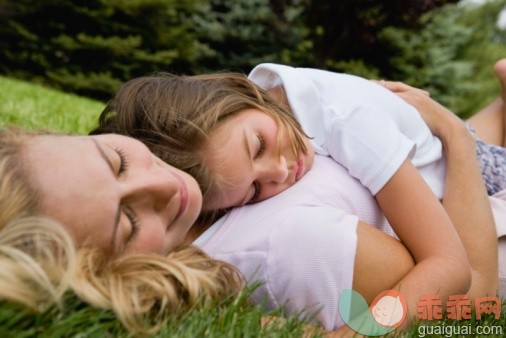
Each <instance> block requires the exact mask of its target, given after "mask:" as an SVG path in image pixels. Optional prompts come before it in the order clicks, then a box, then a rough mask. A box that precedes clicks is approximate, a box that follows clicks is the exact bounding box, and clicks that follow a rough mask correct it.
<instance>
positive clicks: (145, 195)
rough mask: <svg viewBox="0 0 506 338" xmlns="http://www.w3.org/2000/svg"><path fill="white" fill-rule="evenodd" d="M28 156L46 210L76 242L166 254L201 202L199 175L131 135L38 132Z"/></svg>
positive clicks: (110, 249) (179, 239) (113, 251)
mask: <svg viewBox="0 0 506 338" xmlns="http://www.w3.org/2000/svg"><path fill="white" fill-rule="evenodd" d="M24 159H25V160H26V163H27V166H28V168H29V175H30V177H31V179H32V180H33V182H34V183H36V184H37V186H38V189H39V191H41V200H42V212H43V214H45V215H47V216H48V217H50V218H52V219H54V220H56V221H58V222H60V223H61V224H62V225H63V226H65V227H66V228H67V229H68V230H69V231H70V233H71V234H72V235H73V236H74V239H75V240H76V243H77V245H78V246H82V245H92V246H98V247H100V248H102V249H104V250H106V251H107V252H109V253H111V254H122V253H127V252H140V251H142V252H148V251H149V252H157V253H167V252H169V251H170V250H172V249H173V248H174V247H175V246H176V245H178V244H180V243H181V242H182V241H183V239H184V238H185V236H186V234H187V233H188V230H189V229H190V228H191V226H192V225H193V223H194V222H195V219H196V218H197V216H198V214H199V212H200V209H201V204H202V194H201V191H200V189H199V187H198V185H197V182H196V181H195V180H194V179H193V177H191V176H190V175H188V174H186V173H185V172H182V171H180V170H178V169H176V168H174V167H171V166H169V165H167V164H166V163H164V162H163V161H161V160H160V159H159V158H158V157H156V156H154V155H153V154H152V153H151V152H150V151H149V149H148V148H147V147H146V146H145V145H144V144H142V143H141V142H139V141H137V140H135V139H133V138H130V137H125V136H121V135H113V134H109V135H99V136H52V135H47V136H46V135H44V136H37V137H36V138H34V139H33V141H30V142H29V143H28V145H27V148H26V152H25V154H24Z"/></svg>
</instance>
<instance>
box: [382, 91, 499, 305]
mask: <svg viewBox="0 0 506 338" xmlns="http://www.w3.org/2000/svg"><path fill="white" fill-rule="evenodd" d="M384 85H385V87H387V88H388V89H391V90H394V91H397V94H398V95H399V96H400V97H402V98H403V99H404V100H406V101H407V102H408V103H410V104H411V105H413V106H414V107H415V108H417V109H418V110H419V111H420V113H421V115H422V117H423V118H424V120H425V121H426V123H427V125H428V126H429V128H430V129H431V131H432V133H433V134H434V135H436V136H438V137H439V138H440V139H441V141H442V143H443V147H444V151H445V154H446V160H447V172H446V188H445V194H444V199H443V206H444V208H445V210H446V211H447V213H448V215H449V216H450V218H451V219H452V221H453V224H454V226H455V228H456V230H457V232H458V234H459V236H460V239H461V240H462V242H463V244H464V247H465V249H466V252H467V257H468V259H469V262H470V265H471V270H472V285H471V289H470V290H469V296H470V297H471V298H472V297H483V296H485V295H487V294H488V295H495V293H496V291H497V287H498V263H497V236H496V230H495V223H494V219H493V215H492V210H491V207H490V202H489V199H488V196H487V193H486V189H485V187H484V184H483V178H482V175H481V171H480V168H479V166H478V162H477V160H476V144H475V141H474V139H473V138H472V137H471V135H470V134H469V132H468V131H467V128H466V127H465V126H464V124H463V123H462V121H461V120H460V119H459V118H458V117H457V116H456V115H455V114H453V113H452V112H451V111H449V110H448V109H446V108H445V107H443V106H441V105H440V104H438V103H437V102H436V101H434V100H432V99H430V97H428V96H427V95H424V94H423V93H421V92H419V91H416V90H414V89H412V88H411V87H409V86H406V85H404V84H402V83H394V82H385V83H384Z"/></svg>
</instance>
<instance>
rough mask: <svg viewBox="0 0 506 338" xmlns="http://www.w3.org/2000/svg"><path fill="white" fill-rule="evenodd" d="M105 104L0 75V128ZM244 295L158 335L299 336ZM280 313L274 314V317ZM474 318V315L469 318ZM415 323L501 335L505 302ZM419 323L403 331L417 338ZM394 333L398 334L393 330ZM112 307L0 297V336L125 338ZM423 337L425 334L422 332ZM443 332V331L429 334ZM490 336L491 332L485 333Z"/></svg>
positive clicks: (85, 122)
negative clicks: (31, 305)
mask: <svg viewBox="0 0 506 338" xmlns="http://www.w3.org/2000/svg"><path fill="white" fill-rule="evenodd" d="M103 107H104V103H102V102H97V101H93V100H90V99H86V98H82V97H78V96H75V95H72V94H66V93H61V92H58V91H55V90H52V89H48V88H44V87H40V86H36V85H32V84H28V83H26V82H21V81H18V80H13V79H8V78H5V77H0V128H1V127H3V126H5V125H9V124H16V125H20V126H23V127H25V128H28V129H40V128H42V129H48V130H53V131H60V132H69V133H81V134H83V133H87V132H88V131H89V130H90V129H91V128H92V127H93V126H95V123H96V120H97V117H98V115H99V114H100V112H101V111H102V109H103ZM249 292H251V291H250V290H248V291H246V293H245V295H244V296H243V297H241V298H239V299H238V300H237V301H234V302H228V303H224V304H221V305H219V306H215V307H212V308H207V309H203V310H194V311H191V312H190V313H188V314H186V315H183V316H180V317H177V318H173V319H172V320H171V321H170V322H169V323H168V324H167V325H166V326H165V327H164V328H163V329H162V331H161V332H160V334H159V335H158V336H160V337H178V338H179V337H188V338H193V337H204V336H205V337H269V338H270V337H287V338H288V337H299V336H300V335H301V332H302V331H301V330H302V323H301V322H300V321H298V320H296V319H294V318H289V319H288V320H287V321H286V322H284V323H283V324H281V325H277V326H268V327H263V328H262V327H260V325H259V322H260V318H261V316H262V311H261V309H260V308H259V307H255V306H251V305H248V304H247V301H246V296H247V295H248V294H249ZM279 313H280V312H279V311H277V312H273V313H272V314H273V315H276V314H279ZM473 318H474V317H473ZM419 325H436V326H439V327H440V328H441V327H442V328H443V329H444V328H445V327H449V326H451V327H456V326H457V325H460V326H469V325H471V327H472V328H473V329H475V328H477V327H478V326H481V327H485V326H488V327H493V326H501V327H502V328H503V333H506V302H504V303H503V307H502V316H501V317H500V319H499V320H495V319H493V318H490V317H488V318H486V319H483V320H482V321H480V322H478V321H476V320H470V321H459V322H452V321H450V320H445V321H443V322H423V323H421V324H419ZM419 325H412V327H411V328H410V329H409V330H408V331H407V332H404V333H402V336H405V337H418V336H419V329H418V327H419ZM393 333H394V334H395V335H396V336H397V335H400V334H399V332H396V331H394V332H393ZM129 336H130V335H129V334H128V332H127V331H126V330H125V329H124V328H123V327H122V325H121V324H120V323H119V322H118V321H117V320H116V318H115V316H114V314H113V313H112V312H111V311H107V310H102V309H95V308H92V307H90V306H87V305H86V304H83V303H81V302H79V301H78V300H77V299H76V298H75V297H73V296H71V295H69V296H68V297H67V298H66V300H65V302H64V304H63V306H62V307H61V308H57V307H54V308H51V309H48V310H46V311H44V312H41V313H40V312H38V313H35V312H31V311H29V310H27V309H25V308H23V307H20V306H19V305H16V304H13V303H9V302H5V301H0V337H2V338H3V337H16V338H18V337H23V338H28V337H30V338H31V337H47V338H53V337H82V338H85V337H129ZM427 336H428V335H427ZM434 336H436V337H437V336H444V335H432V337H434ZM487 337H492V336H487Z"/></svg>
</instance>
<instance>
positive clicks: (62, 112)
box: [0, 77, 105, 134]
mask: <svg viewBox="0 0 506 338" xmlns="http://www.w3.org/2000/svg"><path fill="white" fill-rule="evenodd" d="M104 106H105V104H104V103H103V102H99V101H94V100H91V99H88V98H84V97H79V96H76V95H73V94H68V93H62V92H59V91H56V90H54V89H49V88H45V87H41V86H37V85H33V84H29V83H26V82H23V81H19V80H15V79H9V78H5V77H0V127H4V126H6V125H12V124H14V125H20V126H23V127H25V128H27V129H31V130H35V129H47V130H51V131H59V132H72V133H80V134H85V133H87V132H88V131H89V130H90V129H91V128H92V127H93V126H95V124H96V121H97V118H98V116H99V114H100V112H101V111H102V109H103V108H104Z"/></svg>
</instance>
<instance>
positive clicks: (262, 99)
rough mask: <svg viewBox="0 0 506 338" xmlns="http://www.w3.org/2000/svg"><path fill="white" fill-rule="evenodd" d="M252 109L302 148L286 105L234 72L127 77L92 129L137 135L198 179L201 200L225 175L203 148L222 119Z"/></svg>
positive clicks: (300, 150) (298, 129) (218, 187)
mask: <svg viewBox="0 0 506 338" xmlns="http://www.w3.org/2000/svg"><path fill="white" fill-rule="evenodd" d="M251 108H253V109H259V110H261V111H263V112H265V113H266V114H268V115H270V116H271V117H272V118H273V119H274V120H275V121H276V123H277V124H278V126H279V127H280V128H283V131H284V132H285V134H286V135H288V137H289V138H290V140H291V141H292V142H291V144H292V151H293V152H294V153H295V154H299V153H305V152H307V149H306V146H305V144H304V141H303V138H302V137H303V135H304V133H303V131H302V129H301V127H300V125H299V123H298V122H297V121H296V120H295V118H294V117H293V115H292V113H291V111H290V110H289V109H288V107H287V106H285V105H283V104H281V103H279V102H277V101H276V100H274V99H273V98H272V97H271V96H269V94H268V93H267V92H266V91H264V90H262V89H261V88H259V87H258V86H256V85H255V84H254V83H253V82H251V81H250V80H248V78H247V77H246V76H245V75H244V74H239V73H216V74H207V75H195V76H177V75H171V74H167V73H159V74H155V75H153V76H145V77H140V78H136V79H133V80H131V81H128V82H126V83H125V84H124V85H123V86H122V88H120V89H119V90H118V92H117V93H116V94H115V96H114V97H113V98H112V99H111V100H110V101H109V103H108V104H107V106H106V108H105V109H104V111H103V112H102V114H101V116H100V120H99V126H98V127H97V128H96V129H95V130H94V131H92V134H98V133H119V134H124V135H128V136H132V137H134V138H136V139H139V140H141V141H142V142H144V143H145V144H146V145H147V146H148V147H149V148H150V149H151V151H153V152H154V153H155V154H156V155H157V156H159V157H160V158H162V159H163V160H164V161H165V162H167V163H169V164H170V165H172V166H174V167H177V168H179V169H181V170H184V171H186V172H188V173H189V174H190V175H192V176H193V177H194V178H195V179H196V180H197V182H198V183H199V185H200V187H201V189H202V193H203V196H204V205H205V204H206V203H207V201H209V200H210V199H212V198H213V197H214V193H215V192H218V191H220V190H221V188H222V187H223V185H224V184H225V182H224V181H225V179H224V178H222V177H217V176H215V175H213V173H211V172H210V171H209V169H208V168H207V167H206V165H205V163H204V162H203V160H202V156H201V152H202V150H203V147H204V146H205V144H206V141H207V139H208V137H209V135H210V133H211V132H212V131H213V130H215V129H216V128H217V127H218V126H219V125H220V124H221V123H222V122H223V121H225V120H226V119H228V118H230V117H232V116H234V115H235V114H237V113H239V112H241V111H243V110H245V109H251Z"/></svg>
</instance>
